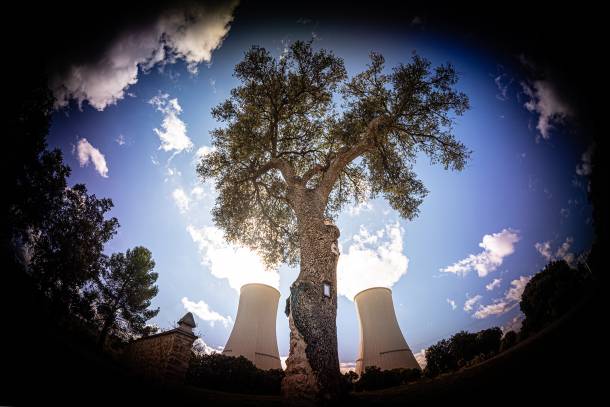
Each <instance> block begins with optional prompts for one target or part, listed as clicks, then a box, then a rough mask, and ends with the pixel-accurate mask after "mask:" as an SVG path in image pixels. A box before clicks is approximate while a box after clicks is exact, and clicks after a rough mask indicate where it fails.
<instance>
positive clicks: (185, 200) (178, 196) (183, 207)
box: [172, 188, 190, 213]
mask: <svg viewBox="0 0 610 407" xmlns="http://www.w3.org/2000/svg"><path fill="white" fill-rule="evenodd" d="M172 197H173V198H174V202H175V203H176V206H177V207H178V210H179V211H180V213H186V212H188V210H189V203H190V199H189V197H188V196H187V195H186V193H185V192H184V190H183V189H182V188H176V189H174V192H172Z"/></svg>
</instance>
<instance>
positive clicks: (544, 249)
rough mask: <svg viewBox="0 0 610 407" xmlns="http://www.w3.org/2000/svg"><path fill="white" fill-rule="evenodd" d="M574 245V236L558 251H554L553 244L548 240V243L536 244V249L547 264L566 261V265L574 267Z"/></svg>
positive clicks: (569, 237)
mask: <svg viewBox="0 0 610 407" xmlns="http://www.w3.org/2000/svg"><path fill="white" fill-rule="evenodd" d="M572 243H574V238H573V237H572V236H568V237H566V240H565V241H564V242H563V243H562V244H561V245H560V246H559V247H558V248H557V250H556V251H554V250H553V248H552V247H551V242H550V241H548V240H547V241H546V242H538V243H536V244H534V247H535V248H536V250H537V251H538V253H540V255H541V256H542V257H544V259H545V260H546V261H547V262H549V261H554V260H565V261H566V263H568V264H570V265H572V264H573V263H574V260H575V258H576V256H575V255H574V253H572V252H571V251H570V248H571V247H572Z"/></svg>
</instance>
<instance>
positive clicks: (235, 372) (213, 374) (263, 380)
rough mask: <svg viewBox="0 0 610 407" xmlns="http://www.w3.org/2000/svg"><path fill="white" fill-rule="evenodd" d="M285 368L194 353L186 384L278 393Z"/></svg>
mask: <svg viewBox="0 0 610 407" xmlns="http://www.w3.org/2000/svg"><path fill="white" fill-rule="evenodd" d="M283 378H284V371H283V370H282V369H271V370H261V369H258V368H257V367H256V366H254V364H253V363H252V362H250V361H249V360H248V359H246V358H245V357H243V356H239V357H233V356H226V355H222V354H220V353H213V354H211V355H206V354H199V355H197V354H193V355H192V357H191V360H190V364H189V369H188V371H187V374H186V383H187V384H189V385H192V386H197V387H203V388H206V389H212V390H220V391H227V392H231V393H247V394H279V393H280V390H281V383H282V379H283Z"/></svg>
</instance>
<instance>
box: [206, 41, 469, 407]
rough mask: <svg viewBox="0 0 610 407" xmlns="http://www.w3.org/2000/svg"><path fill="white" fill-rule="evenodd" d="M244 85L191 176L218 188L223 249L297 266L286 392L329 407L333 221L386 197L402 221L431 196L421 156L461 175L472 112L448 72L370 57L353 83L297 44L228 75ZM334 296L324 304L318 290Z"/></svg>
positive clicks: (417, 60) (334, 382)
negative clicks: (350, 207)
mask: <svg viewBox="0 0 610 407" xmlns="http://www.w3.org/2000/svg"><path fill="white" fill-rule="evenodd" d="M234 76H235V77H236V78H237V80H238V81H240V85H239V86H237V87H235V88H234V89H232V90H231V94H230V97H229V98H228V99H227V100H225V101H224V102H223V103H221V104H220V105H218V106H217V107H215V108H214V109H213V110H212V115H213V116H214V118H216V119H217V120H218V121H220V122H222V123H223V124H224V126H222V127H219V128H217V129H215V130H213V132H212V144H213V148H212V150H211V152H210V153H209V154H206V155H205V156H204V157H203V158H202V160H201V162H200V163H199V165H198V168H197V171H198V173H199V175H200V177H201V179H202V180H204V181H205V180H210V179H212V180H214V182H215V186H216V189H217V191H218V198H217V201H216V204H215V206H214V208H213V213H212V214H213V219H214V221H215V223H216V225H217V226H219V227H220V228H222V229H223V230H224V233H225V237H226V239H227V240H228V241H231V242H235V243H238V244H242V245H246V246H249V247H251V248H254V249H255V250H257V251H258V253H259V254H260V255H261V256H262V257H263V259H264V260H265V262H266V263H267V264H268V265H270V266H274V265H278V264H279V263H282V262H285V263H288V264H290V265H296V264H299V266H300V273H299V275H298V278H297V279H296V281H295V282H294V283H293V284H292V286H291V291H290V298H289V304H288V306H287V314H288V316H289V325H290V355H289V357H288V360H287V362H286V363H287V370H286V377H285V379H284V381H283V391H284V392H285V393H286V394H288V395H292V396H297V397H301V396H304V397H311V396H314V397H317V398H323V399H324V398H333V397H335V396H337V392H338V389H339V388H340V387H341V386H340V380H341V378H340V373H339V359H338V353H337V335H336V311H337V290H336V288H337V279H336V267H337V260H338V257H339V251H338V249H337V239H338V237H339V230H338V228H337V227H336V226H335V224H334V222H333V219H334V218H335V217H336V216H337V214H338V213H339V212H340V211H341V209H342V208H343V207H344V206H345V205H346V204H348V203H350V202H354V201H355V202H362V201H364V200H367V199H372V198H375V197H377V196H382V197H384V198H385V199H387V201H388V202H389V204H390V205H391V206H392V207H393V208H394V209H396V210H397V211H398V212H399V213H400V215H401V216H402V217H404V218H405V219H411V218H413V217H414V216H416V215H417V213H418V207H419V205H420V204H421V203H422V199H423V198H424V196H425V195H426V192H427V191H426V188H425V186H424V185H423V183H422V182H421V181H420V180H419V179H418V178H417V175H416V174H415V172H414V170H413V165H414V163H415V161H416V158H418V157H419V156H420V155H422V154H423V155H426V156H428V157H429V159H430V160H431V161H432V163H440V164H442V165H443V166H444V167H445V168H446V169H455V170H461V169H462V168H463V167H464V165H465V163H466V161H467V159H468V157H469V151H468V150H467V148H466V147H465V146H464V144H463V143H461V142H460V141H458V140H457V139H456V137H455V136H454V134H453V124H454V121H455V117H456V116H457V115H461V114H462V113H464V111H466V110H467V109H468V107H469V102H468V98H467V96H466V95H465V94H464V93H462V92H460V91H458V90H456V89H455V85H456V83H457V80H458V75H457V73H456V71H455V69H454V68H453V67H452V66H451V65H450V64H446V65H440V66H437V67H432V64H431V63H430V61H428V60H427V59H425V58H423V57H421V56H419V55H416V54H414V55H413V56H412V58H411V60H410V62H408V63H406V64H400V65H398V66H396V67H394V68H393V69H392V70H386V69H385V67H384V58H383V56H382V55H380V54H378V53H371V55H370V64H369V65H368V67H367V69H366V70H364V71H363V72H361V73H359V74H357V75H355V76H353V77H351V78H348V75H347V73H346V69H345V66H344V62H343V60H342V59H341V58H339V57H337V56H335V55H334V54H333V53H332V52H329V51H327V50H323V49H322V50H314V49H313V47H312V43H311V42H300V41H297V42H295V43H294V44H292V46H291V47H290V48H289V50H288V51H287V52H286V53H283V54H282V55H281V56H280V57H279V58H274V57H273V56H272V55H271V53H270V52H269V51H267V50H266V49H264V48H262V47H258V46H253V47H252V48H251V49H250V50H248V51H247V52H246V53H245V57H244V59H243V60H242V61H241V62H239V63H238V64H237V65H236V67H235V73H234ZM325 285H326V287H327V289H328V288H330V296H326V295H324V286H325Z"/></svg>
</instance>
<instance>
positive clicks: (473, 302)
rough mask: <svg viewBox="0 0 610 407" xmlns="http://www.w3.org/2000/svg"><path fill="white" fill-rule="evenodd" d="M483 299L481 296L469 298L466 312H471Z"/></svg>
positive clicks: (465, 307) (465, 304) (466, 303)
mask: <svg viewBox="0 0 610 407" xmlns="http://www.w3.org/2000/svg"><path fill="white" fill-rule="evenodd" d="M482 298H483V297H482V296H480V295H475V296H473V297H467V300H466V302H464V311H466V312H470V311H472V309H473V308H474V306H475V305H476V304H477V303H478V302H479V301H481V299H482Z"/></svg>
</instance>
